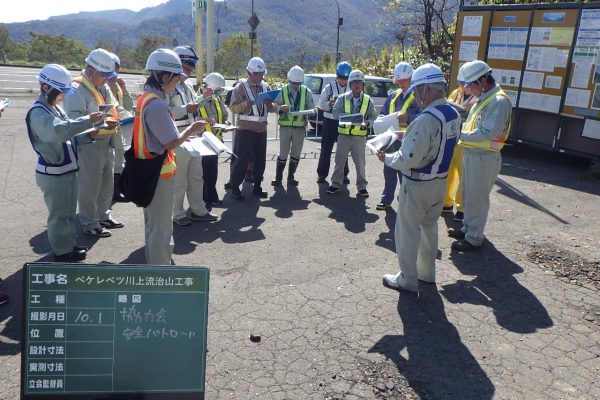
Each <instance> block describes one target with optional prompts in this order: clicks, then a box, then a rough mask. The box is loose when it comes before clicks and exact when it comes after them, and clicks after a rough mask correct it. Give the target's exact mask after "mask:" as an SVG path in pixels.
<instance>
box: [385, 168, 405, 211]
mask: <svg viewBox="0 0 600 400" xmlns="http://www.w3.org/2000/svg"><path fill="white" fill-rule="evenodd" d="M398 182H400V183H402V173H401V172H400V171H399V170H397V169H394V168H392V167H389V166H387V165H385V164H383V183H384V184H383V193H381V202H382V203H383V204H392V201H394V195H395V194H396V186H397V185H398Z"/></svg>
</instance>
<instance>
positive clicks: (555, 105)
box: [539, 94, 560, 113]
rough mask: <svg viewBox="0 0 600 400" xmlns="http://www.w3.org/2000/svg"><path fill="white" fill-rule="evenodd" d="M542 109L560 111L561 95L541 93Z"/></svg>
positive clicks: (552, 111) (540, 106)
mask: <svg viewBox="0 0 600 400" xmlns="http://www.w3.org/2000/svg"><path fill="white" fill-rule="evenodd" d="M539 96H540V105H539V110H540V111H546V112H550V113H558V110H559V109H560V96H553V95H550V94H540V95H539Z"/></svg>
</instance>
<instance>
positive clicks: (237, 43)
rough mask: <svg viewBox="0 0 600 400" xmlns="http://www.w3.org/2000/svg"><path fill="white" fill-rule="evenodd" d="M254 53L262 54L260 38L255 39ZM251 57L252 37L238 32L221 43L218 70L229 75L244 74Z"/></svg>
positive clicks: (216, 61)
mask: <svg viewBox="0 0 600 400" xmlns="http://www.w3.org/2000/svg"><path fill="white" fill-rule="evenodd" d="M254 54H255V55H256V56H260V45H259V42H258V40H255V41H254ZM249 58H250V39H249V38H248V36H247V35H245V34H243V33H237V34H235V35H232V36H230V37H228V38H227V39H225V40H224V41H223V43H222V44H221V48H220V49H219V51H218V52H217V57H216V60H215V66H216V70H217V71H219V72H220V73H221V74H223V75H227V76H240V75H244V70H245V66H246V64H247V63H248V59H249ZM267 69H268V67H267Z"/></svg>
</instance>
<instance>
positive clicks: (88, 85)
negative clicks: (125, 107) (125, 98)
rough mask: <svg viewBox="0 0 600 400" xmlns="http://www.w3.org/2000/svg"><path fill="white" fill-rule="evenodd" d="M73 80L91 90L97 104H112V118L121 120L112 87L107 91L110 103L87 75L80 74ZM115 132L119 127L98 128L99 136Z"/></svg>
mask: <svg viewBox="0 0 600 400" xmlns="http://www.w3.org/2000/svg"><path fill="white" fill-rule="evenodd" d="M73 82H77V83H79V84H81V85H83V86H84V87H85V88H86V89H87V90H89V92H90V93H91V94H92V96H94V99H95V100H96V104H97V105H99V106H104V105H107V104H112V105H113V106H114V107H113V108H112V109H111V110H110V113H111V114H112V118H114V120H115V121H119V120H120V118H119V114H118V113H117V110H116V107H117V105H118V104H117V101H116V100H115V98H114V97H113V95H112V93H111V91H110V88H109V89H108V90H107V91H106V93H107V94H108V97H109V99H108V103H107V102H106V100H104V96H102V93H100V91H98V89H96V88H95V87H94V85H93V84H92V82H90V81H89V79H87V78H86V77H85V76H83V75H81V76H78V77H76V78H74V79H73ZM115 133H117V128H113V129H100V130H98V136H99V137H108V136H112V135H114V134H115Z"/></svg>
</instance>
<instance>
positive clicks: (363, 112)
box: [327, 69, 377, 198]
mask: <svg viewBox="0 0 600 400" xmlns="http://www.w3.org/2000/svg"><path fill="white" fill-rule="evenodd" d="M348 84H349V85H350V92H347V93H345V94H344V95H342V96H340V97H338V99H337V100H336V102H335V105H334V106H333V116H334V118H338V119H339V120H340V123H339V127H338V133H339V136H338V144H337V152H336V154H335V168H334V170H333V176H332V178H331V186H329V189H327V193H329V194H336V193H339V191H340V190H341V187H342V184H343V182H344V167H345V165H346V163H347V162H348V153H351V154H352V161H354V165H355V167H356V187H357V188H358V196H359V197H363V198H367V197H369V192H367V183H368V182H367V176H366V172H365V143H366V138H367V135H368V133H369V127H370V126H371V123H372V122H373V121H374V120H375V118H377V111H376V110H375V105H374V104H373V100H371V97H370V96H369V95H368V94H365V93H364V91H363V89H364V87H365V75H364V74H363V73H362V71H360V70H358V69H356V70H354V71H352V72H350V76H349V77H348ZM344 117H346V118H350V119H353V118H354V117H359V118H360V120H361V121H362V122H361V123H359V124H358V123H355V122H346V123H342V121H341V120H342V119H343V118H344Z"/></svg>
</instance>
